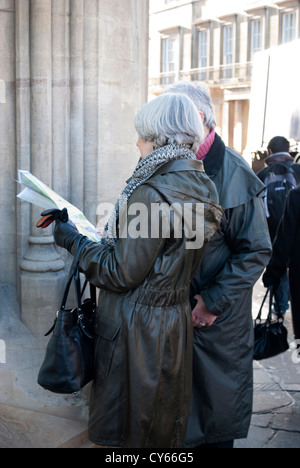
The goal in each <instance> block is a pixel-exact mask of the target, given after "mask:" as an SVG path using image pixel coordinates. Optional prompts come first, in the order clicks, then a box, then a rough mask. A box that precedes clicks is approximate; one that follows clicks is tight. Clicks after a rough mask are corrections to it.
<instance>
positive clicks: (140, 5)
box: [0, 0, 148, 406]
mask: <svg viewBox="0 0 300 468" xmlns="http://www.w3.org/2000/svg"><path fill="white" fill-rule="evenodd" d="M147 64H148V0H143V1H141V0H122V1H119V0H0V132H1V137H0V158H1V169H2V170H1V173H0V199H1V203H0V220H1V223H0V264H1V268H0V286H1V288H0V294H1V300H0V340H1V344H2V345H3V343H4V341H5V344H6V362H5V363H1V362H0V373H2V374H1V375H2V378H1V381H0V387H1V389H0V403H1V401H2V400H3V398H4V396H3V395H6V397H5V398H8V400H10V399H12V400H13V403H15V404H16V401H17V400H18V401H20V398H19V396H20V395H19V393H18V392H19V390H18V391H16V388H17V389H19V386H20V385H21V383H22V384H23V389H25V390H24V391H23V390H22V391H23V393H26V397H24V398H23V400H24V401H25V400H26V401H29V400H30V399H31V400H30V401H31V403H30V404H29V403H26V404H29V406H31V405H34V403H33V399H34V400H39V401H40V402H41V403H40V404H44V403H45V402H43V398H44V397H43V395H42V393H40V392H39V390H37V388H36V384H35V372H36V368H38V366H39V364H40V360H41V358H42V354H43V350H44V348H45V344H46V342H47V340H46V339H45V338H43V334H44V332H45V331H47V329H48V328H49V325H50V326H51V324H52V322H53V319H54V314H55V311H56V310H57V308H58V306H59V303H60V300H61V293H62V289H63V287H64V282H65V278H66V274H67V269H68V265H69V263H70V262H69V260H70V259H69V257H68V256H67V255H66V253H65V252H62V251H61V250H60V249H57V248H56V247H55V245H54V243H53V237H52V228H48V229H47V230H45V232H40V231H39V230H38V229H37V228H36V227H35V224H36V222H37V220H38V219H39V215H40V211H41V210H40V209H39V208H36V207H33V206H30V205H29V204H27V203H26V202H23V201H20V200H17V198H16V195H17V193H19V192H20V190H21V187H19V186H18V185H17V183H16V182H15V180H16V178H17V170H18V169H24V170H29V171H30V172H32V173H33V174H34V175H36V176H37V177H38V178H40V179H41V180H42V181H43V182H44V183H46V184H47V185H49V186H50V187H52V188H53V189H54V190H56V191H57V192H58V193H60V195H62V196H63V197H64V198H66V199H68V200H70V202H71V203H73V204H75V205H76V206H77V207H78V208H80V209H81V210H83V211H84V213H85V214H86V216H87V218H88V219H89V220H90V221H91V222H92V223H93V224H96V222H97V216H96V211H97V206H98V204H99V203H101V202H103V201H110V202H111V201H115V199H116V197H117V195H118V194H119V192H120V190H121V189H122V188H123V186H124V184H125V181H126V179H127V178H128V177H129V176H130V174H131V172H132V169H133V168H134V167H135V165H136V163H137V161H138V157H139V156H138V152H137V149H136V146H135V143H136V139H137V136H136V133H135V129H134V125H133V120H134V116H135V114H136V112H137V110H138V109H139V108H140V107H141V106H142V105H143V104H144V102H145V101H146V99H147V79H148V72H147V66H148V65H147ZM10 310H11V311H13V312H12V314H11V317H9V319H8V315H10ZM7 323H10V324H11V326H9V327H7V326H4V324H7ZM4 334H5V336H4ZM17 335H18V341H16V342H15V344H14V337H15V336H17ZM29 337H30V339H29ZM25 343H27V345H25V348H26V350H25V352H24V354H23V355H22V352H21V349H17V346H19V347H22V346H23V347H24V344H25ZM2 348H3V346H2ZM2 354H3V350H2ZM2 360H3V359H2ZM25 368H26V369H27V372H25V371H24V369H25ZM21 369H22V371H21ZM3 372H4V373H5V376H6V377H5V379H4V378H3V376H4V374H3ZM4 382H9V384H7V391H6V390H5V389H4V387H3V386H4ZM17 382H18V383H17ZM20 382H21V383H20ZM13 393H14V395H15V396H12V395H13ZM16 395H19V396H18V398H17V396H16ZM23 396H24V395H23ZM5 398H4V399H5ZM28 398H29V400H28ZM53 398H54V397H53ZM56 401H58V400H56V399H55V398H54V403H55V402H56Z"/></svg>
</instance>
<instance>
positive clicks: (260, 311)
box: [255, 288, 271, 322]
mask: <svg viewBox="0 0 300 468" xmlns="http://www.w3.org/2000/svg"><path fill="white" fill-rule="evenodd" d="M270 292H271V288H268V289H267V292H266V294H265V297H264V298H263V301H262V304H261V306H260V309H259V312H258V315H257V317H256V319H255V322H261V315H262V311H263V308H264V305H265V302H266V300H267V297H268V295H269V294H270Z"/></svg>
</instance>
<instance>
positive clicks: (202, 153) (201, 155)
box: [196, 128, 216, 161]
mask: <svg viewBox="0 0 300 468" xmlns="http://www.w3.org/2000/svg"><path fill="white" fill-rule="evenodd" d="M215 137H216V132H215V129H214V128H213V129H212V131H211V132H210V134H209V135H208V136H207V137H206V139H205V141H204V143H202V145H201V146H200V148H199V150H198V153H197V154H196V158H197V159H198V161H204V159H205V158H206V156H207V154H208V152H209V150H210V148H211V147H212V145H213V142H214V141H215Z"/></svg>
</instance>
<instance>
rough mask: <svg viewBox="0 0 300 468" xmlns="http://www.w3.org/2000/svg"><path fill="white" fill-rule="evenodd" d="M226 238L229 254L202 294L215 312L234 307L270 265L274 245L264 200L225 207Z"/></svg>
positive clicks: (212, 311) (219, 312)
mask: <svg viewBox="0 0 300 468" xmlns="http://www.w3.org/2000/svg"><path fill="white" fill-rule="evenodd" d="M225 216H226V217H227V226H226V230H225V234H224V235H225V239H224V241H225V242H226V243H227V245H228V246H229V249H230V252H231V253H230V256H229V257H228V259H227V261H226V262H225V263H224V265H223V267H222V268H221V269H220V271H219V272H218V273H217V275H216V276H215V278H214V279H213V281H212V282H211V283H210V284H209V286H208V287H207V288H206V289H204V290H202V291H201V292H200V294H201V295H202V298H203V300H204V302H205V304H206V306H207V307H208V309H209V310H210V312H211V313H212V314H214V315H217V316H219V315H222V314H223V313H224V312H226V310H228V309H229V308H231V307H232V304H233V303H234V302H235V301H236V300H237V299H238V298H239V296H240V294H241V291H243V290H245V289H246V288H252V287H253V286H254V285H255V283H256V281H257V280H258V279H259V277H260V276H261V274H262V272H263V270H264V268H265V267H266V265H267V264H268V262H269V260H270V257H271V252H272V245H271V240H270V236H269V230H268V225H267V221H266V216H265V212H264V205H263V200H262V199H261V198H258V197H255V198H254V199H252V200H250V201H249V202H248V203H246V204H244V205H242V206H239V207H236V208H232V209H229V210H226V213H225Z"/></svg>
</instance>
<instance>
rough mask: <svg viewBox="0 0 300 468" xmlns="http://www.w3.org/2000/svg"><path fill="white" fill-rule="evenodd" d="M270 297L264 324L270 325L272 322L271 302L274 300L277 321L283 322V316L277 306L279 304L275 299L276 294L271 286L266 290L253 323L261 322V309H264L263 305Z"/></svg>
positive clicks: (276, 298)
mask: <svg viewBox="0 0 300 468" xmlns="http://www.w3.org/2000/svg"><path fill="white" fill-rule="evenodd" d="M269 295H270V300H269V313H268V317H267V319H266V322H268V323H271V322H272V314H273V310H272V305H273V300H274V299H275V303H276V305H277V310H278V312H277V321H278V322H280V321H282V322H283V321H284V316H283V314H282V312H281V309H280V306H279V302H278V297H277V294H276V292H275V291H274V288H273V286H269V287H268V289H267V292H266V294H265V297H264V298H263V301H262V304H261V306H260V309H259V313H258V315H257V317H256V320H255V322H261V316H262V311H263V308H264V305H265V302H266V300H267V297H268V296H269Z"/></svg>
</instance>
